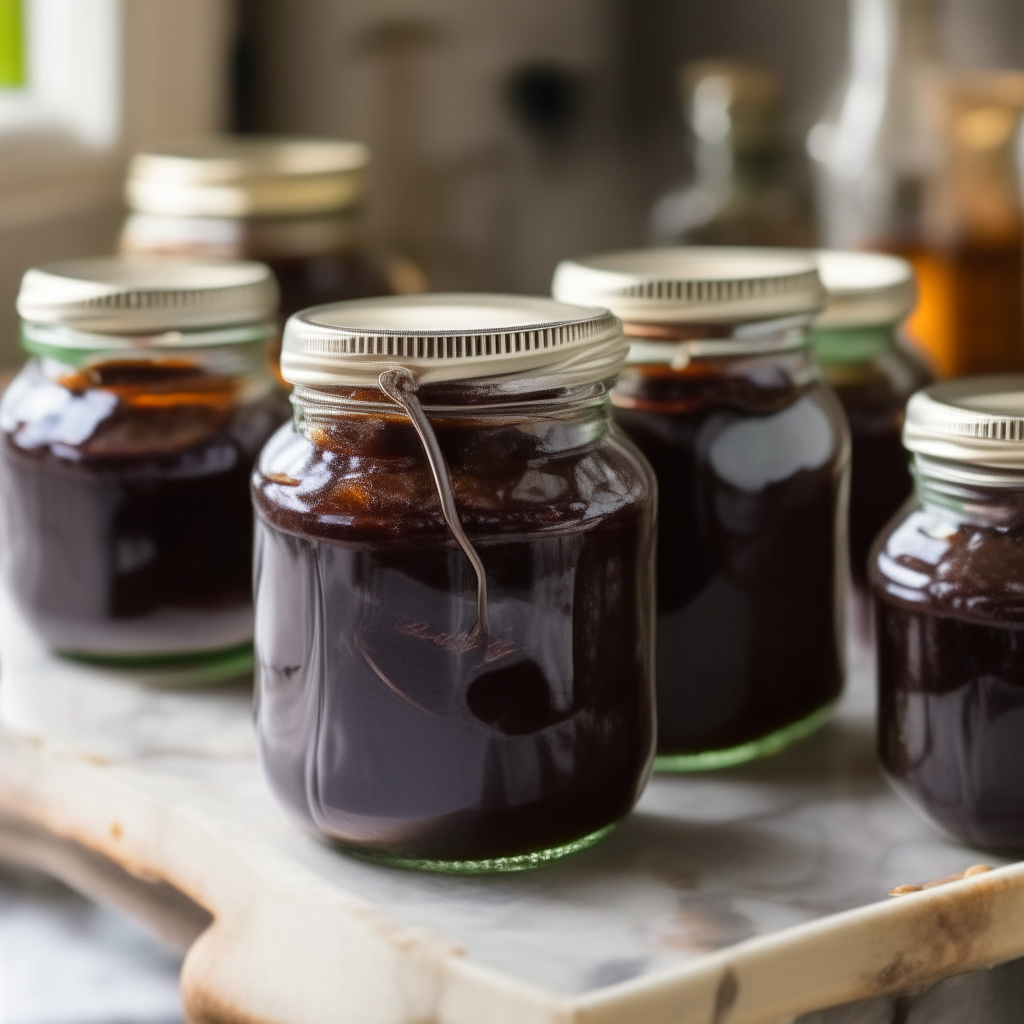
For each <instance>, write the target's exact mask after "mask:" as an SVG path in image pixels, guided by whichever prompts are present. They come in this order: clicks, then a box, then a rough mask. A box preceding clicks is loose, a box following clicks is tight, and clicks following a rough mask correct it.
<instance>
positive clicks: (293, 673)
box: [253, 295, 654, 872]
mask: <svg viewBox="0 0 1024 1024" xmlns="http://www.w3.org/2000/svg"><path fill="white" fill-rule="evenodd" d="M626 347H627V346H626V342H625V339H624V338H623V336H622V329H621V325H620V324H619V322H618V321H617V320H616V319H615V318H614V317H612V316H611V315H610V314H608V313H607V312H605V311H604V310H595V309H592V308H586V309H583V308H580V307H575V306H566V305H563V304H559V303H555V302H552V301H551V300H550V299H531V298H526V297H523V296H501V295H456V296H450V295H428V296H423V297H412V296H406V297H400V298H390V299H373V300H371V299H364V300H361V301H356V302H349V303H340V304H337V305H331V306H324V307H320V308H317V309H312V310H306V311H305V312H303V313H301V314H298V315H296V316H294V317H292V318H291V320H289V322H288V325H287V328H286V330H285V340H284V351H283V357H282V370H283V373H284V376H285V378H286V379H287V380H288V381H289V382H290V383H291V384H293V385H295V386H294V389H293V391H292V404H293V406H294V408H295V418H294V421H293V422H292V423H290V424H287V425H285V426H283V427H282V428H281V429H280V430H279V431H278V433H277V434H276V435H275V436H274V437H273V438H272V439H271V441H270V442H269V444H268V445H267V446H266V448H265V450H264V452H263V454H262V456H261V457H260V461H259V465H258V467H257V470H256V473H255V475H254V478H253V496H254V502H255V507H256V516H257V549H256V569H255V594H256V598H255V600H256V651H257V672H258V676H257V678H258V695H259V704H258V711H257V716H256V727H257V733H258V737H259V743H260V750H261V755H262V760H263V765H264V769H265V771H266V774H267V776H268V778H269V780H270V782H271V785H272V787H273V788H274V790H275V792H276V793H277V795H278V797H279V798H280V799H281V801H282V802H283V804H284V805H285V806H286V807H287V808H288V809H289V810H290V811H291V812H292V814H293V815H295V816H296V817H297V818H298V819H299V821H300V822H302V823H303V824H304V825H305V826H307V827H308V828H311V829H313V830H315V831H316V832H318V833H319V834H321V835H322V836H324V837H326V838H328V839H331V840H333V841H335V842H337V843H339V844H341V845H342V847H343V848H345V849H348V850H351V851H353V852H356V853H361V854H363V855H365V856H369V857H372V858H376V859H379V860H384V861H387V862H389V863H398V864H402V865H404V866H407V867H416V868H423V869H430V870H438V871H449V872H475V871H505V870H519V869H522V868H527V867H531V866H534V865H536V864H540V863H543V862H545V861H547V860H551V859H554V858H556V857H560V856H563V855H564V854H567V853H571V852H573V851H574V850H578V849H581V848H583V847H584V846H587V845H589V844H590V843H592V842H595V841H596V840H597V839H599V838H601V836H603V835H604V834H606V833H607V831H608V830H609V829H610V828H611V826H612V825H614V823H615V822H617V821H618V820H619V819H620V818H621V817H623V816H624V815H625V814H626V813H627V812H628V811H629V810H630V808H631V807H632V806H633V804H634V802H635V801H636V799H637V798H638V796H639V794H640V791H641V789H642V787H643V785H644V782H645V780H646V778H647V775H648V772H649V770H650V765H651V760H652V757H653V753H654V694H653V628H654V621H653V620H654V607H653V602H654V586H653V545H654V482H653V478H652V476H651V473H650V468H649V467H648V466H647V464H646V463H645V462H644V461H643V459H642V458H641V456H640V455H639V453H638V452H637V451H636V449H635V448H634V447H633V445H632V444H631V443H630V442H629V440H628V439H627V438H626V437H625V436H624V435H623V434H622V433H621V432H620V431H619V430H618V429H617V428H616V427H615V426H614V424H613V423H612V422H611V417H610V411H609V401H608V393H607V385H608V382H609V381H610V379H611V378H613V377H614V375H615V373H616V372H617V371H618V368H619V366H620V365H621V363H622V359H623V358H624V356H625V352H626Z"/></svg>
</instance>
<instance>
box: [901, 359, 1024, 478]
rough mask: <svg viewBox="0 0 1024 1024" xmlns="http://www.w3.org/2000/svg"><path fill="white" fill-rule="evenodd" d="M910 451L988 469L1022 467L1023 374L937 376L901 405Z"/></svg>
mask: <svg viewBox="0 0 1024 1024" xmlns="http://www.w3.org/2000/svg"><path fill="white" fill-rule="evenodd" d="M903 443H904V445H905V446H906V447H907V448H908V449H909V450H910V451H912V452H914V453H915V454H918V455H925V456H929V457H931V458H935V459H947V460H951V461H955V462H964V463H969V464H971V465H974V466H986V467H988V468H991V469H1024V374H1000V375H998V376H989V377H966V378H963V379H961V380H950V381H943V382H942V383H940V384H933V385H932V386H931V387H928V388H924V389H923V390H922V391H918V392H917V394H915V395H914V396H913V397H912V398H911V399H910V402H909V403H908V404H907V417H906V422H905V424H904V427H903Z"/></svg>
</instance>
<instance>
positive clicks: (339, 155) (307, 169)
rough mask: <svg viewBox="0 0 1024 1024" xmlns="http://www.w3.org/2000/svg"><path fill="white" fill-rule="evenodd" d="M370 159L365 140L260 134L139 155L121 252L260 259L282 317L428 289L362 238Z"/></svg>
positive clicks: (132, 171) (130, 185) (413, 273)
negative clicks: (272, 279)
mask: <svg viewBox="0 0 1024 1024" xmlns="http://www.w3.org/2000/svg"><path fill="white" fill-rule="evenodd" d="M369 160H370V152H369V150H368V149H367V148H366V147H365V146H364V145H362V144H361V143H358V142H344V141H334V140H328V139H301V138H276V137H273V136H269V137H263V136H258V135H257V136H220V137H213V138H208V139H198V140H194V141H191V142H183V143H178V144H175V145H168V146H163V147H160V148H158V149H152V150H148V151H146V152H144V153H139V154H137V155H136V156H135V157H134V158H133V159H132V163H131V168H130V170H129V175H128V184H127V200H128V206H129V209H130V210H131V214H130V216H129V217H128V219H127V221H126V222H125V225H124V230H123V232H122V235H121V250H122V251H123V252H125V253H143V254H151V255H172V256H220V257H229V258H236V259H237V258H244V259H256V260H261V261H262V262H264V263H266V264H267V265H268V266H270V268H271V269H272V270H273V271H274V274H275V275H276V277H277V281H278V285H279V286H280V290H281V305H280V313H281V318H282V322H283V321H284V319H286V318H287V317H289V316H291V314H292V313H295V312H297V311H298V310H300V309H305V308H306V307H307V306H317V305H321V304H322V303H325V302H337V301H340V300H343V299H357V298H362V297H363V296H368V295H388V294H390V293H391V292H393V291H396V290H398V291H417V290H421V289H422V287H423V282H422V281H420V280H419V279H418V277H417V272H416V271H415V269H414V268H412V267H411V265H407V264H395V265H393V266H389V267H385V266H384V265H383V263H382V262H380V261H378V260H376V259H374V258H373V257H371V255H370V253H369V251H368V250H367V247H366V245H365V243H364V241H363V239H362V235H361V228H360V216H359V213H360V205H361V202H362V198H363V193H364V191H365V184H364V179H365V174H366V168H367V165H368V164H369Z"/></svg>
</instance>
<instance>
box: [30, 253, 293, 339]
mask: <svg viewBox="0 0 1024 1024" xmlns="http://www.w3.org/2000/svg"><path fill="white" fill-rule="evenodd" d="M276 311H277V282H276V281H275V279H274V275H273V274H272V273H271V271H270V269H269V268H268V267H267V266H266V265H264V264H263V263H255V262H253V261H250V260H212V259H205V260H204V259H162V258H152V257H144V256H120V257H119V256H100V257H95V258H92V259H78V260H65V261H63V262H60V263H50V264H47V265H46V266H43V267H35V268H33V269H31V270H29V271H27V272H26V273H25V276H24V277H23V278H22V280H21V289H20V291H19V292H18V313H19V314H20V316H21V318H22V319H23V320H26V321H28V322H30V323H33V324H55V325H61V326H64V327H69V328H72V329H74V330H76V331H82V332H85V333H90V334H101V335H102V334H122V335H131V334H135V335H149V334H158V333H160V332H165V331H186V330H202V329H205V328H212V327H222V326H226V325H230V324H247V323H254V322H256V321H261V320H267V319H269V318H271V317H273V316H274V315H275V313H276Z"/></svg>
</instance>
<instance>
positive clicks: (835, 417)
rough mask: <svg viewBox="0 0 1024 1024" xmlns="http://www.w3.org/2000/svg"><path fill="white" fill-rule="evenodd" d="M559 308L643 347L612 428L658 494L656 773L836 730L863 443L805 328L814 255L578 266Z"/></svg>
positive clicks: (569, 265) (816, 285)
mask: <svg viewBox="0 0 1024 1024" xmlns="http://www.w3.org/2000/svg"><path fill="white" fill-rule="evenodd" d="M554 294H555V296H556V297H557V298H559V299H561V300H563V301H566V302H570V301H571V302H580V303H583V302H587V303H590V304H592V305H606V306H608V307H610V308H611V309H612V311H613V312H614V313H615V314H616V315H617V316H619V318H620V319H622V321H623V325H624V329H625V331H626V333H627V334H628V335H629V336H630V337H631V338H632V339H633V344H632V345H631V347H630V354H629V360H628V363H627V365H626V367H625V368H624V370H623V372H622V375H621V376H620V378H619V381H618V382H617V384H616V385H615V388H614V390H613V392H612V403H613V406H614V409H615V418H616V420H617V422H618V423H619V425H620V426H621V427H622V428H623V429H624V430H625V431H626V433H627V434H629V436H630V437H631V438H632V439H633V440H634V441H635V442H636V444H637V446H638V447H639V448H640V450H641V451H642V452H643V453H644V455H646V456H647V458H648V459H649V460H650V462H651V464H652V466H653V467H654V471H655V474H656V476H657V478H658V522H659V532H658V554H657V566H658V572H657V578H658V639H657V678H658V760H657V762H656V767H658V768H660V769H663V770H676V771H692V770H702V769H706V768H719V767H724V766H726V765H730V764H737V763H739V762H741V761H745V760H749V759H751V758H755V757H759V756H762V755H765V754H769V753H772V752H774V751H777V750H780V749H782V748H783V747H784V746H786V745H787V744H788V743H791V742H793V741H794V740H796V739H798V738H800V737H802V736H804V735H807V734H808V733H810V732H811V731H813V730H814V729H815V728H816V727H817V726H819V725H820V724H821V723H822V722H824V721H825V720H826V719H827V717H828V715H829V711H830V708H831V706H832V704H833V703H834V702H835V700H836V699H837V698H838V696H839V694H840V691H841V689H842V685H843V657H842V651H843V644H844V637H843V620H844V616H845V606H844V600H845V592H846V588H847V582H848V581H847V573H848V569H847V553H846V515H847V488H848V462H849V448H850V442H849V432H848V428H847V426H846V418H845V416H844V415H843V410H842V407H841V406H840V404H839V402H838V401H837V400H836V397H835V395H834V394H833V393H832V392H831V390H830V389H829V388H827V387H826V386H824V385H823V384H822V383H821V381H820V371H819V369H818V366H817V363H816V361H815V359H814V354H813V352H812V351H811V349H810V348H809V346H808V340H807V335H806V327H807V325H808V324H809V323H810V321H811V320H812V319H813V317H814V316H815V314H816V313H817V312H818V311H819V309H820V308H821V305H822V303H823V301H824V292H823V290H822V287H821V283H820V280H819V277H818V272H817V265H816V262H815V259H814V256H813V254H811V253H806V252H796V251H792V250H785V249H729V248H726V247H722V248H690V249H688V248H678V249H647V250H636V251H632V252H619V253H607V254H602V255H598V256H592V257H586V258H584V259H580V260H571V261H569V260H567V261H565V262H563V263H562V264H560V265H559V267H558V269H557V270H556V272H555V280H554Z"/></svg>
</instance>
